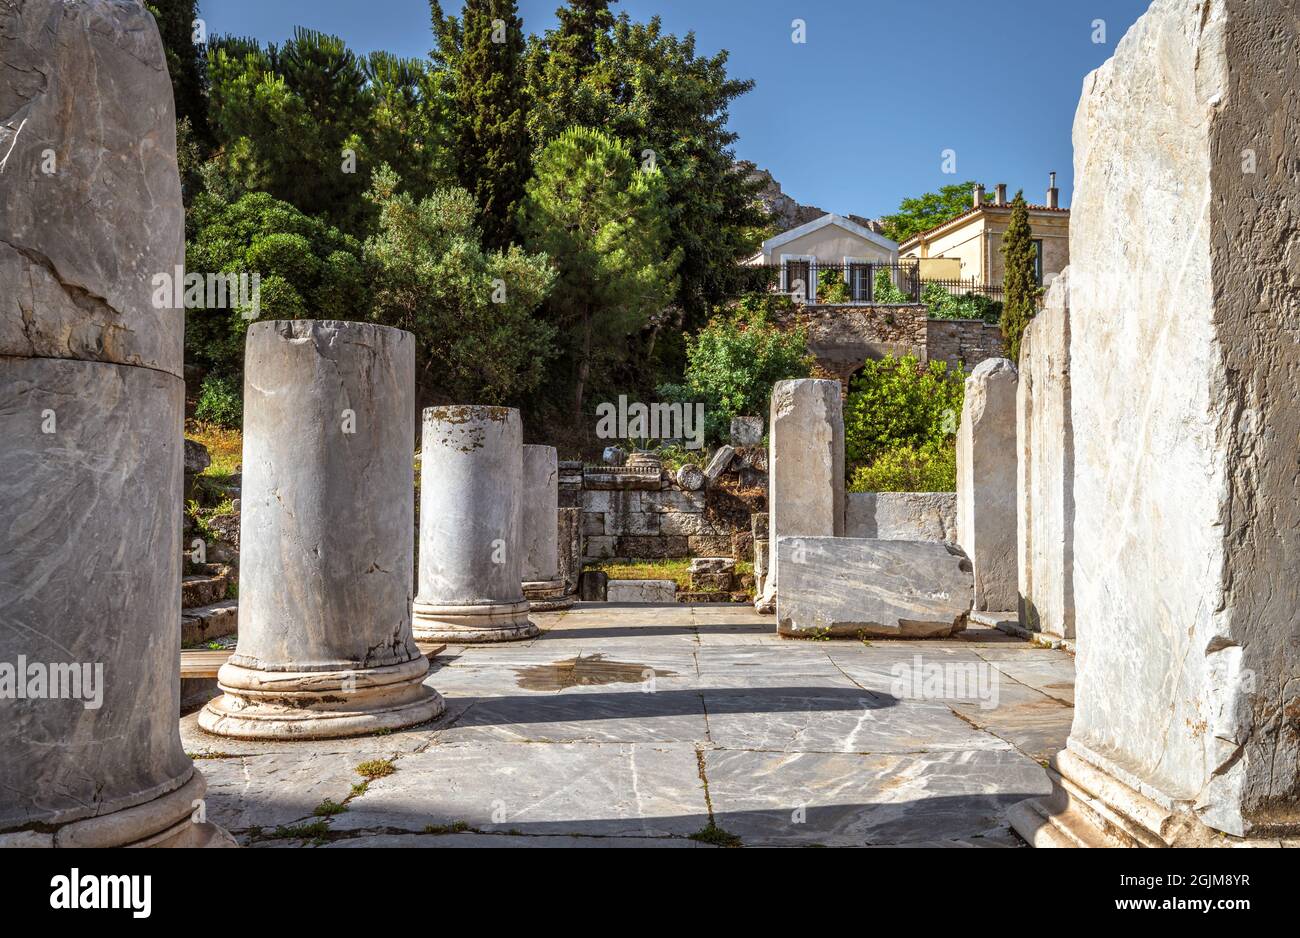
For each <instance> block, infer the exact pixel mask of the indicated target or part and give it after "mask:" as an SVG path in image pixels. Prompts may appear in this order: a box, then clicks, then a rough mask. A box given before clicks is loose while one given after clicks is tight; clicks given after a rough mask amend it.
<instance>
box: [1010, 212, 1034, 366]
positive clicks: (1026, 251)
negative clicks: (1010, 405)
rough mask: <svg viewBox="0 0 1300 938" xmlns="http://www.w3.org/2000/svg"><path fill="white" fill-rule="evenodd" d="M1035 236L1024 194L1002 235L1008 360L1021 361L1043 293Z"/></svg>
mask: <svg viewBox="0 0 1300 938" xmlns="http://www.w3.org/2000/svg"><path fill="white" fill-rule="evenodd" d="M1033 237H1034V233H1033V230H1032V229H1031V228H1030V227H1029V207H1028V206H1027V205H1026V204H1025V196H1024V193H1023V192H1017V193H1016V197H1015V199H1014V200H1012V202H1011V219H1010V221H1008V222H1007V230H1006V231H1005V232H1003V234H1002V260H1003V281H1002V284H1003V288H1004V290H1005V296H1004V302H1003V307H1002V345H1003V348H1004V349H1005V351H1006V354H1007V357H1008V358H1010V359H1011V360H1012V361H1013V362H1016V363H1019V361H1020V339H1021V337H1022V336H1023V335H1024V334H1025V327H1026V326H1028V325H1029V320H1031V319H1033V318H1034V314H1035V313H1036V312H1037V308H1038V307H1037V301H1038V295H1039V293H1040V292H1041V290H1040V288H1039V286H1038V281H1037V278H1036V277H1035V276H1034V266H1035V263H1034V262H1035V251H1034V240H1033Z"/></svg>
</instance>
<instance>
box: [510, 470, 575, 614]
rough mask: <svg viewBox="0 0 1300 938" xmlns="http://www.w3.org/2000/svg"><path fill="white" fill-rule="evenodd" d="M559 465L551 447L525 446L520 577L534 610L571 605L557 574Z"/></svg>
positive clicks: (558, 553) (562, 581)
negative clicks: (521, 571) (521, 572)
mask: <svg viewBox="0 0 1300 938" xmlns="http://www.w3.org/2000/svg"><path fill="white" fill-rule="evenodd" d="M559 466H560V463H559V456H558V454H557V453H556V451H555V447H554V446H525V447H524V487H523V508H522V511H523V527H522V538H523V543H522V548H523V574H522V576H523V580H524V596H525V597H526V598H527V599H528V605H529V608H531V609H533V610H534V611H537V612H544V611H547V610H555V609H568V608H569V607H570V606H572V605H573V599H572V598H570V597H567V596H565V581H564V579H563V578H562V577H561V576H560V552H559V533H560V531H559V515H558V512H559V510H560V484H559V478H560V474H559V472H560V470H559Z"/></svg>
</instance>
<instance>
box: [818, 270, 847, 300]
mask: <svg viewBox="0 0 1300 938" xmlns="http://www.w3.org/2000/svg"><path fill="white" fill-rule="evenodd" d="M848 301H849V285H848V284H847V283H845V282H844V274H843V273H841V272H840V271H838V270H834V269H831V270H823V271H822V272H821V273H819V274H818V275H817V302H818V303H847V302H848Z"/></svg>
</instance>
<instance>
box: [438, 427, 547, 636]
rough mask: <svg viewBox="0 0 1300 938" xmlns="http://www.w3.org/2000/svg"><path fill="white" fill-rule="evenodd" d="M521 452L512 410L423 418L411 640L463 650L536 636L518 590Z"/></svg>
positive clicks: (521, 445) (521, 589) (522, 592)
mask: <svg viewBox="0 0 1300 938" xmlns="http://www.w3.org/2000/svg"><path fill="white" fill-rule="evenodd" d="M523 449H524V447H523V424H522V422H521V421H520V419H519V411H517V410H515V409H513V408H508V407H478V406H454V407H430V408H428V409H427V410H425V412H424V443H423V446H422V450H421V474H420V590H419V595H417V596H416V599H415V634H416V637H417V638H420V639H421V640H425V641H444V642H453V643H456V644H463V643H466V642H504V641H512V640H514V639H522V638H532V637H533V636H535V635H537V634H538V629H537V626H536V625H534V624H533V623H532V621H531V620H530V619H529V618H528V600H527V599H525V598H524V591H523V586H522V583H523V580H522V570H523V556H522V555H523V550H522V548H521V539H522V528H523V504H522V498H523V475H524V456H523Z"/></svg>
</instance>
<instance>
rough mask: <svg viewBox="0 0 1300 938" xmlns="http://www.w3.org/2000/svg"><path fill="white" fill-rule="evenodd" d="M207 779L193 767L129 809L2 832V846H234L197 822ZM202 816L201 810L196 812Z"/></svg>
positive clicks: (204, 823) (209, 825) (223, 835)
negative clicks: (183, 778)
mask: <svg viewBox="0 0 1300 938" xmlns="http://www.w3.org/2000/svg"><path fill="white" fill-rule="evenodd" d="M207 790H208V783H207V781H206V780H205V779H204V778H203V775H202V773H201V772H199V771H198V770H197V769H195V770H194V774H193V775H191V776H190V779H189V781H187V782H186V783H185V784H184V785H182V786H181V787H180V788H177V789H175V790H174V791H170V792H168V793H167V794H165V795H163V796H161V797H159V798H155V799H154V800H153V801H146V802H145V803H144V804H138V805H135V806H134V807H131V808H124V809H122V810H121V811H114V812H112V813H111V814H102V815H100V816H99V817H92V818H86V819H85V820H81V821H73V822H71V823H69V824H64V825H63V826H62V827H59V828H57V829H55V830H53V831H15V832H12V833H8V834H0V849H3V848H6V847H75V848H83V849H84V848H102V847H237V846H239V845H238V844H236V843H235V839H234V838H233V837H231V836H230V835H229V834H228V833H226V832H225V831H224V830H222V829H221V828H220V827H218V826H217V825H215V824H212V823H210V822H208V821H202V822H196V821H195V820H194V815H195V813H196V812H197V811H198V810H199V805H196V802H201V801H202V799H203V795H204V793H205V792H206V791H207ZM200 816H202V815H200Z"/></svg>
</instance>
